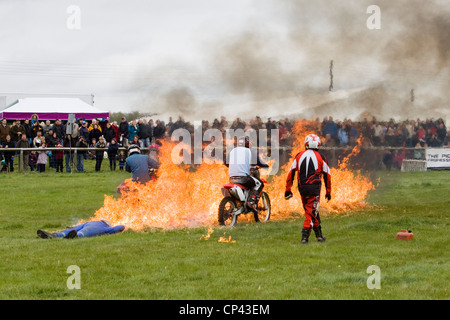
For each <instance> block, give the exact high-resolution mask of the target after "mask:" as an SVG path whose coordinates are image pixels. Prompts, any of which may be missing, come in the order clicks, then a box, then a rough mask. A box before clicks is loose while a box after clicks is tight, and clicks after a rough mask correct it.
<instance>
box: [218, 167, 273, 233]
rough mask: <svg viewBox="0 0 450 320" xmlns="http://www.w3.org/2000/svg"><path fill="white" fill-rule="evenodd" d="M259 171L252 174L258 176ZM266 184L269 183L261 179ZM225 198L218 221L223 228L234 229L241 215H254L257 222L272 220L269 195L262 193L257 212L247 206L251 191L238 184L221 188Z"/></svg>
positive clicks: (220, 207)
mask: <svg viewBox="0 0 450 320" xmlns="http://www.w3.org/2000/svg"><path fill="white" fill-rule="evenodd" d="M258 173H259V171H258V169H256V170H255V172H253V173H252V175H253V174H255V175H256V176H257V174H258ZM260 180H261V181H262V182H263V183H264V184H267V183H268V182H267V181H266V180H264V179H260ZM221 191H222V194H223V196H224V198H223V199H222V201H221V202H220V204H219V214H218V220H219V224H220V225H223V226H230V227H233V226H235V225H236V224H237V220H238V217H239V215H241V214H249V213H253V216H254V219H255V222H266V221H269V219H270V214H271V211H272V210H271V206H270V198H269V195H268V194H267V193H266V192H264V191H262V192H261V195H260V197H259V200H258V205H257V210H256V212H253V211H252V210H251V209H250V208H249V207H248V206H247V199H248V197H249V194H250V192H249V191H250V190H249V189H248V188H246V187H244V186H243V185H241V184H238V183H226V184H224V185H222V188H221Z"/></svg>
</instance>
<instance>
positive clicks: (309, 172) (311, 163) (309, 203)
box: [286, 149, 331, 230]
mask: <svg viewBox="0 0 450 320" xmlns="http://www.w3.org/2000/svg"><path fill="white" fill-rule="evenodd" d="M296 172H298V175H297V181H298V189H299V191H300V196H301V198H302V203H303V208H304V210H305V222H304V223H303V228H304V229H307V230H311V227H312V228H317V227H319V225H320V217H319V199H320V190H321V187H322V176H323V180H324V182H325V189H326V195H327V196H329V195H331V174H330V167H329V166H328V163H327V160H326V159H325V157H324V156H323V155H322V154H320V153H319V152H318V151H317V150H314V149H307V150H305V151H303V152H300V153H299V154H297V156H296V157H295V159H294V162H293V163H292V165H291V169H290V171H289V174H288V177H287V180H286V192H291V188H292V185H293V182H294V177H295V173H296Z"/></svg>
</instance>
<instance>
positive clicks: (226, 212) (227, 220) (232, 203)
mask: <svg viewBox="0 0 450 320" xmlns="http://www.w3.org/2000/svg"><path fill="white" fill-rule="evenodd" d="M236 210H237V204H236V200H235V199H234V198H233V197H225V198H223V199H222V201H220V204H219V215H218V220H219V225H221V226H230V227H233V226H235V225H236V223H237V215H235V214H232V213H233V212H235V211H236Z"/></svg>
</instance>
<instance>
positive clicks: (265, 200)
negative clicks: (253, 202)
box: [254, 191, 272, 222]
mask: <svg viewBox="0 0 450 320" xmlns="http://www.w3.org/2000/svg"><path fill="white" fill-rule="evenodd" d="M271 213H272V207H271V206H270V198H269V195H268V194H267V193H266V192H264V191H263V192H262V193H261V197H260V198H259V201H258V213H254V216H255V221H256V222H266V221H269V219H270V214H271Z"/></svg>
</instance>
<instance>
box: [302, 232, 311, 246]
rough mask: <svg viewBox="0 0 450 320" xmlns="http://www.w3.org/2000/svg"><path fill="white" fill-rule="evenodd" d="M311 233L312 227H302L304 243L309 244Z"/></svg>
mask: <svg viewBox="0 0 450 320" xmlns="http://www.w3.org/2000/svg"><path fill="white" fill-rule="evenodd" d="M310 234H311V229H305V228H303V229H302V244H308V239H309V235H310Z"/></svg>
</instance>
